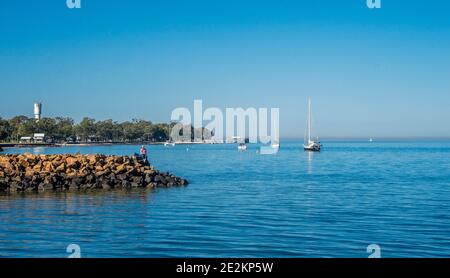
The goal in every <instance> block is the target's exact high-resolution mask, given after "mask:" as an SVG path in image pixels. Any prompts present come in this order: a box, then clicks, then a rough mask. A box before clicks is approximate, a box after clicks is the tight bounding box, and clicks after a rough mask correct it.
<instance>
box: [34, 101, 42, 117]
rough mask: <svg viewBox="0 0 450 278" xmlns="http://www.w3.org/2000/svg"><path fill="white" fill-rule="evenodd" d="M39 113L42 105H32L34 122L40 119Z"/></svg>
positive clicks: (38, 103)
mask: <svg viewBox="0 0 450 278" xmlns="http://www.w3.org/2000/svg"><path fill="white" fill-rule="evenodd" d="M41 112H42V104H41V103H40V102H35V103H34V119H35V120H36V121H39V120H40V119H41Z"/></svg>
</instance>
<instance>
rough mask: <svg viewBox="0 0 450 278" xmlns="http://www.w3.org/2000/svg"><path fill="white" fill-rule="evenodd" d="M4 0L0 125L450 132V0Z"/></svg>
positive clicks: (338, 133) (344, 133)
mask: <svg viewBox="0 0 450 278" xmlns="http://www.w3.org/2000/svg"><path fill="white" fill-rule="evenodd" d="M65 2H66V0H40V1H38V0H35V1H28V0H0V116H1V117H3V118H10V117H12V116H14V115H19V114H25V115H30V116H31V113H32V103H33V101H35V100H40V101H42V102H43V110H44V114H45V116H69V117H73V118H74V119H76V120H80V119H81V118H82V117H83V116H90V117H94V118H96V119H108V118H112V119H115V120H118V121H123V120H128V119H131V118H145V119H150V120H152V121H155V122H167V121H169V120H170V114H171V111H172V110H173V109H174V108H176V107H180V106H183V107H188V108H190V109H193V101H194V99H202V100H203V103H204V106H206V107H220V108H225V107H244V108H246V107H256V108H258V107H269V108H270V107H279V108H280V124H281V136H284V137H303V133H304V130H305V125H306V102H307V97H308V96H311V97H312V98H313V107H314V123H315V128H316V131H317V133H318V135H320V136H322V137H353V136H356V137H361V136H362V137H402V136H420V137H421V136H446V137H449V136H450V124H449V122H450V109H449V107H450V78H449V77H450V17H449V14H450V2H448V1H444V0H435V1H426V0H410V1H407V0H382V5H383V6H382V8H381V9H379V10H370V9H368V8H367V7H366V4H365V2H366V1H365V0H345V1H344V0H342V1H337V0H334V1H332V0H315V1H311V0H308V1H300V0H295V1H283V0H281V1H280V0H278V1H264V0H258V1H249V0H240V1H237V0H227V1H225V0H221V1H215V0H171V1H169V0H158V1H156V0H155V1H152V0H142V1H139V0H128V1H125V0H109V1H107V0H82V8H81V9H78V10H70V9H67V8H66V6H65Z"/></svg>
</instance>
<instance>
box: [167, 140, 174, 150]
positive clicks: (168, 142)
mask: <svg viewBox="0 0 450 278" xmlns="http://www.w3.org/2000/svg"><path fill="white" fill-rule="evenodd" d="M164 147H167V148H169V147H175V142H170V141H167V142H164Z"/></svg>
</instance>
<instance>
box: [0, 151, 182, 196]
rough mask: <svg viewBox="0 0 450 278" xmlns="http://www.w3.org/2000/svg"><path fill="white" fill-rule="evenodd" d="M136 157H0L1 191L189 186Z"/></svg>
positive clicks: (56, 155) (58, 155)
mask: <svg viewBox="0 0 450 278" xmlns="http://www.w3.org/2000/svg"><path fill="white" fill-rule="evenodd" d="M187 184H188V182H187V180H185V179H182V178H179V177H176V176H174V175H172V174H170V173H163V172H160V171H158V170H156V169H154V168H153V166H151V165H149V164H148V163H146V162H144V161H141V160H140V159H138V158H137V157H134V156H107V155H98V154H97V155H80V154H76V155H71V154H55V155H33V154H21V155H17V154H12V155H0V192H7V193H14V192H42V191H48V190H52V191H68V190H97V189H99V190H105V189H106V190H108V189H114V188H122V189H128V188H159V187H176V186H186V185H187Z"/></svg>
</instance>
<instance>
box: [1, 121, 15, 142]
mask: <svg viewBox="0 0 450 278" xmlns="http://www.w3.org/2000/svg"><path fill="white" fill-rule="evenodd" d="M12 131H13V130H12V127H11V125H10V124H9V122H8V121H7V120H3V119H2V118H0V140H1V141H4V140H6V139H9V138H11V135H12Z"/></svg>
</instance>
